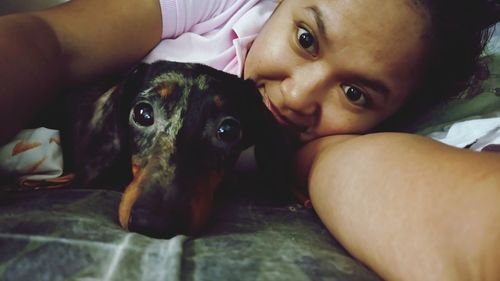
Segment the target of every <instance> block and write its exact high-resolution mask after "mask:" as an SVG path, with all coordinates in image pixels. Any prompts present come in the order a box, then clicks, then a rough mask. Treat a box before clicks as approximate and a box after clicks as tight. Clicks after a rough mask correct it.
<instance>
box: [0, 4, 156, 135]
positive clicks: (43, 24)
mask: <svg viewBox="0 0 500 281" xmlns="http://www.w3.org/2000/svg"><path fill="white" fill-rule="evenodd" d="M161 24H162V20H161V12H160V8H159V3H158V0H72V1H70V2H68V3H66V4H63V5H60V6H57V7H55V8H52V9H48V10H43V11H39V12H32V13H25V14H13V15H7V16H3V17H0V38H2V39H1V40H0V120H2V124H3V125H2V129H1V130H0V144H2V143H4V142H6V141H8V140H9V138H10V137H12V135H13V134H15V133H16V132H17V131H18V130H19V129H21V128H22V127H23V126H25V125H26V124H27V122H29V120H31V118H33V116H34V115H35V114H36V113H37V112H38V111H39V110H41V109H42V108H43V107H44V106H45V105H47V104H49V103H50V102H51V101H52V100H53V98H54V97H55V96H56V94H57V93H58V92H59V91H60V90H61V89H62V88H63V87H65V86H66V85H68V84H73V83H83V82H88V81H91V80H92V79H95V78H96V77H99V76H100V75H103V74H107V73H110V72H114V71H118V70H122V69H124V68H125V67H127V66H130V65H131V64H133V63H134V62H136V61H138V60H139V59H141V58H142V57H143V56H144V55H146V54H147V53H148V51H149V50H151V49H152V48H153V47H154V46H155V45H156V44H157V43H158V42H159V40H160V37H161Z"/></svg>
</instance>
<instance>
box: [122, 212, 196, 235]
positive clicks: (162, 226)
mask: <svg viewBox="0 0 500 281" xmlns="http://www.w3.org/2000/svg"><path fill="white" fill-rule="evenodd" d="M188 225H189V219H188V217H187V216H179V214H169V213H168V212H162V213H155V212H153V211H152V210H150V209H148V208H144V207H135V208H132V210H131V212H130V216H129V221H128V229H129V230H130V231H132V232H137V233H140V234H144V235H147V236H150V237H153V238H164V239H168V238H172V237H173V236H175V235H178V234H188V227H187V226H188Z"/></svg>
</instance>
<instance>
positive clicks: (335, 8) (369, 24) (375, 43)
mask: <svg viewBox="0 0 500 281" xmlns="http://www.w3.org/2000/svg"><path fill="white" fill-rule="evenodd" d="M413 2H414V1H412V0H283V1H281V3H280V5H279V6H278V8H277V9H276V11H275V12H274V14H273V15H272V16H271V18H270V19H269V21H268V22H267V23H266V25H265V26H264V27H263V29H262V31H261V32H260V33H259V35H258V36H257V38H256V40H255V42H254V43H253V44H252V46H251V48H250V51H249V53H248V55H247V59H246V62H245V71H244V77H245V78H250V79H253V80H255V81H256V83H257V85H258V87H259V90H260V92H261V94H262V96H263V99H264V101H265V103H266V106H267V107H268V108H269V110H270V111H271V112H272V113H273V115H274V117H275V118H276V120H277V121H278V122H279V123H280V124H281V125H282V126H283V127H285V128H287V129H288V130H289V131H290V132H291V133H292V134H293V135H296V136H297V137H298V138H299V139H300V140H301V141H309V140H312V139H315V138H318V137H321V136H327V135H335V134H350V133H363V132H366V131H367V130H369V129H371V128H373V127H374V126H375V125H377V124H378V123H380V122H381V121H382V120H384V119H385V118H386V117H388V116H390V115H391V114H393V113H394V112H395V111H397V109H399V108H400V107H401V105H402V104H403V103H404V101H405V100H406V98H407V97H408V95H409V94H410V93H411V92H412V90H413V88H414V87H415V86H416V83H417V82H418V80H419V74H420V72H421V69H422V68H423V64H424V61H425V56H426V53H427V51H428V45H429V43H428V42H429V40H430V39H429V38H428V32H427V30H428V24H429V19H428V17H427V14H426V13H425V12H424V11H423V9H422V8H420V7H417V6H414V5H415V4H414V3H413Z"/></svg>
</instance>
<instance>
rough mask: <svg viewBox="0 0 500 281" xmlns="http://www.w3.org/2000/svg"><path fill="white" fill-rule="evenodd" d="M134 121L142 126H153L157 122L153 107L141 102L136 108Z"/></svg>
mask: <svg viewBox="0 0 500 281" xmlns="http://www.w3.org/2000/svg"><path fill="white" fill-rule="evenodd" d="M133 118H134V121H135V122H136V123H137V124H139V125H141V126H151V125H153V123H154V122H155V117H154V112H153V107H152V106H151V105H150V104H149V103H145V102H140V103H138V104H136V105H135V107H134V116H133Z"/></svg>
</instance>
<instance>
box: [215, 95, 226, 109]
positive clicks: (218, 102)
mask: <svg viewBox="0 0 500 281" xmlns="http://www.w3.org/2000/svg"><path fill="white" fill-rule="evenodd" d="M213 100H214V103H215V106H217V108H222V106H224V100H223V99H222V97H221V96H219V95H216V96H214V98H213Z"/></svg>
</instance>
